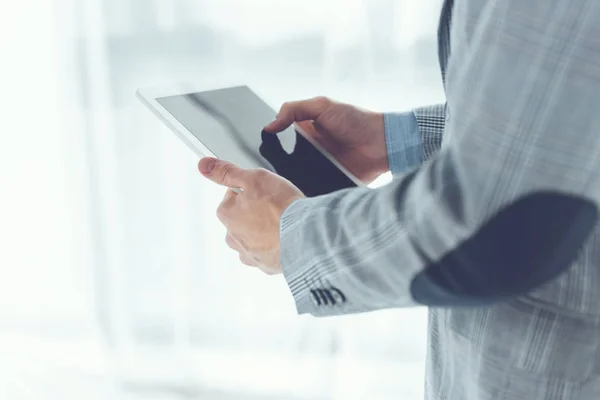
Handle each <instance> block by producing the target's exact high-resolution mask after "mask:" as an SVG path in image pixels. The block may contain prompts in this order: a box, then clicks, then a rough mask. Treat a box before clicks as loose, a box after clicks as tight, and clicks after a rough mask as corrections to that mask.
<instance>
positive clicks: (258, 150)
mask: <svg viewBox="0 0 600 400" xmlns="http://www.w3.org/2000/svg"><path fill="white" fill-rule="evenodd" d="M156 100H157V101H158V103H159V104H160V105H161V106H163V107H164V108H165V109H166V110H167V111H168V112H169V113H170V114H171V115H173V117H174V118H175V119H177V120H178V121H179V122H180V123H181V124H182V125H183V126H184V127H185V128H186V129H187V130H188V131H189V132H190V133H192V135H194V136H195V137H196V138H197V139H198V140H200V142H202V143H203V144H204V145H205V146H206V147H207V148H208V149H209V150H210V151H211V152H212V153H213V154H215V155H216V156H217V157H218V158H220V159H223V160H227V161H230V162H232V163H234V164H236V165H238V166H240V167H242V168H266V169H268V170H270V171H273V172H276V173H277V174H279V175H281V176H283V177H285V178H287V179H288V180H290V181H291V182H292V183H294V184H295V185H296V186H297V187H298V188H299V189H300V190H302V192H303V193H304V194H305V195H306V196H318V195H321V194H325V193H331V192H334V191H336V190H340V189H345V188H350V187H355V186H356V184H355V183H354V182H353V181H352V180H351V179H350V178H349V177H348V176H346V174H344V173H343V172H342V171H341V170H340V169H338V168H337V167H336V166H335V165H334V164H333V163H332V162H331V161H329V160H328V159H327V157H325V156H324V155H323V154H322V153H321V152H320V151H318V150H317V149H316V148H315V147H313V146H312V144H310V142H308V141H307V140H306V139H305V138H304V137H303V136H302V135H300V134H299V133H297V132H296V131H295V130H294V128H293V127H290V128H288V129H287V130H285V131H283V132H281V133H279V134H277V135H273V134H267V133H263V132H262V128H263V127H264V126H265V125H267V124H268V123H269V122H271V121H272V120H273V119H274V118H275V112H274V111H273V110H272V109H271V107H269V105H267V104H266V103H265V102H263V101H262V100H261V99H260V98H259V97H258V96H257V95H256V94H255V93H254V92H252V91H251V90H250V89H249V88H248V87H246V86H241V87H235V88H227V89H219V90H213V91H208V92H199V93H191V94H185V95H176V96H169V97H162V98H158V99H156Z"/></svg>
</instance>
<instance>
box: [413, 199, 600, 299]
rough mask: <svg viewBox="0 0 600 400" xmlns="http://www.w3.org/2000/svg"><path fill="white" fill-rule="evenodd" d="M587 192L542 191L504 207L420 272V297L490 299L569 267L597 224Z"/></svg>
mask: <svg viewBox="0 0 600 400" xmlns="http://www.w3.org/2000/svg"><path fill="white" fill-rule="evenodd" d="M597 218H598V210H597V208H596V206H595V205H594V204H593V203H592V202H590V201H588V200H586V199H583V198H577V197H572V196H568V195H565V194H561V193H552V192H538V193H535V194H531V195H529V196H527V197H524V198H522V199H520V200H518V201H516V202H515V203H513V204H511V205H510V206H508V207H506V208H505V209H503V210H501V211H500V212H498V214H497V215H496V216H494V217H493V218H491V219H490V220H489V221H488V222H487V223H486V224H485V225H484V226H482V227H481V229H480V230H479V231H478V232H477V233H476V234H475V235H473V236H472V237H471V238H469V239H468V240H466V241H465V242H463V243H462V244H461V245H460V246H459V247H458V248H456V249H455V250H453V251H451V252H450V253H448V254H446V255H445V256H444V257H443V258H442V259H441V260H439V261H437V262H431V265H429V266H428V267H427V268H425V269H424V270H423V272H421V273H420V274H419V275H418V276H416V277H415V279H414V280H413V282H412V284H411V292H412V296H413V298H414V299H415V301H417V302H419V303H421V304H424V305H428V306H460V305H471V306H472V305H486V304H490V303H491V302H493V301H497V300H499V299H502V298H505V297H508V296H512V295H519V294H524V293H527V292H529V291H531V290H533V289H535V288H536V287H538V286H539V285H541V284H543V283H545V282H548V281H550V280H552V279H553V278H555V277H556V276H557V275H559V274H560V273H561V272H563V271H565V270H566V269H567V268H568V267H569V266H570V265H571V264H572V263H573V262H574V261H575V260H576V258H577V255H578V252H579V251H580V249H581V247H582V246H583V244H584V243H585V241H586V239H587V238H588V236H589V235H590V233H591V232H592V229H593V228H594V226H595V225H596V221H597Z"/></svg>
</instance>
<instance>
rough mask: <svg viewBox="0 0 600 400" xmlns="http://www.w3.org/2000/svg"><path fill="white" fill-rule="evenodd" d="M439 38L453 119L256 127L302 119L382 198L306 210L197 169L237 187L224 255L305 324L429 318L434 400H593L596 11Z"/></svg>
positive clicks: (599, 309) (548, 5)
mask: <svg viewBox="0 0 600 400" xmlns="http://www.w3.org/2000/svg"><path fill="white" fill-rule="evenodd" d="M453 3H454V4H453ZM438 33H439V54H440V63H441V69H442V78H443V79H444V82H445V89H446V100H447V104H446V105H440V106H433V107H429V108H422V109H418V110H416V111H414V113H408V114H389V115H381V114H378V113H372V112H368V111H364V110H359V109H357V108H354V107H352V106H349V105H345V104H338V103H335V102H333V101H331V100H328V99H325V98H316V99H312V100H307V101H300V102H291V103H286V104H284V106H283V107H282V109H281V111H280V113H279V115H278V117H277V119H276V121H274V122H273V123H271V124H270V125H269V126H267V127H266V128H265V129H266V131H268V132H277V131H280V130H282V129H284V128H285V127H286V126H288V125H289V124H290V123H292V122H293V121H309V122H304V124H305V127H307V128H311V129H310V131H309V132H310V134H311V135H313V136H314V137H315V138H316V139H317V140H319V141H320V142H321V143H322V144H323V146H325V147H326V148H327V149H328V150H329V151H330V152H332V153H333V154H334V155H335V156H336V157H338V159H339V160H340V161H341V162H342V163H343V164H344V165H345V166H346V167H347V168H348V169H349V170H350V171H352V172H353V173H355V174H356V175H357V176H359V177H360V178H361V179H362V180H364V181H365V182H369V181H371V180H373V179H374V178H375V177H377V176H378V175H379V174H381V173H383V172H385V171H386V170H388V169H391V171H392V172H393V173H394V175H395V179H394V181H393V182H392V183H390V184H389V185H387V186H384V187H381V188H378V189H368V188H357V189H351V190H344V191H339V192H335V193H333V194H329V195H326V196H321V197H317V198H310V199H307V198H304V196H303V194H302V193H301V192H300V191H299V190H298V189H297V188H295V187H294V186H293V185H292V184H290V183H289V182H288V181H286V180H285V179H283V178H280V177H277V176H275V175H273V174H271V173H269V172H266V171H262V170H256V171H247V170H241V169H239V168H237V167H235V166H233V165H231V164H228V163H226V162H221V161H216V160H213V159H203V160H201V161H200V164H199V169H200V171H201V172H202V173H203V174H204V175H205V176H206V177H208V178H209V179H211V180H213V181H215V182H217V183H219V184H221V185H224V186H228V187H230V188H231V187H241V188H243V189H244V191H243V192H242V193H241V194H239V195H236V193H235V192H234V191H232V190H228V191H227V193H226V195H225V198H224V200H223V202H222V204H221V205H220V206H219V209H218V216H219V218H220V220H221V221H222V222H223V223H224V224H225V226H226V227H227V230H228V235H227V243H228V244H229V246H231V247H232V248H233V249H235V250H236V251H238V252H239V254H240V258H241V260H242V262H244V263H245V264H248V265H253V266H257V267H259V268H261V269H263V270H265V271H267V272H269V273H280V272H283V274H284V276H285V278H286V280H287V283H288V284H289V287H290V289H291V292H292V294H293V296H294V298H295V301H296V305H297V308H298V312H299V313H311V314H313V315H317V316H327V315H336V314H346V313H354V312H365V311H371V310H377V309H381V308H387V307H408V306H417V305H426V306H428V307H429V349H428V363H427V372H426V390H425V391H426V397H427V398H428V399H452V400H453V399H459V400H464V399H467V400H471V399H472V400H487V399H527V400H535V399H539V400H541V399H545V400H552V399H569V400H575V399H586V400H588V399H589V400H592V399H599V398H600V230H599V229H598V224H597V223H598V221H597V220H598V205H599V204H600V158H599V156H600V112H599V106H598V100H597V98H598V95H599V94H600V2H598V1H594V0H589V1H585V0H578V1H568V2H567V1H558V0H502V1H492V0H487V1H486V0H456V1H454V2H453V1H451V0H446V2H445V3H444V6H443V10H442V17H441V22H440V28H439V32H438ZM450 39H452V55H451V56H450ZM442 134H443V140H442ZM399 379H402V377H399Z"/></svg>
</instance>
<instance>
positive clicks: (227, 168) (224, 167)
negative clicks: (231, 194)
mask: <svg viewBox="0 0 600 400" xmlns="http://www.w3.org/2000/svg"><path fill="white" fill-rule="evenodd" d="M232 168H233V165H231V164H229V163H223V164H221V168H219V170H218V171H217V180H218V181H219V183H224V182H225V180H226V179H227V177H228V176H229V174H230V173H231V170H232Z"/></svg>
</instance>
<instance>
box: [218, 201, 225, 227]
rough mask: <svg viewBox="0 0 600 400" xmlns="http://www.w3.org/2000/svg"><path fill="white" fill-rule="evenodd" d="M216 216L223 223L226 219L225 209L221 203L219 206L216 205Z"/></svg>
mask: <svg viewBox="0 0 600 400" xmlns="http://www.w3.org/2000/svg"><path fill="white" fill-rule="evenodd" d="M217 218H218V219H219V221H221V222H222V223H223V224H224V223H225V221H226V220H227V209H226V208H225V207H224V206H223V205H220V206H219V207H217Z"/></svg>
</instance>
